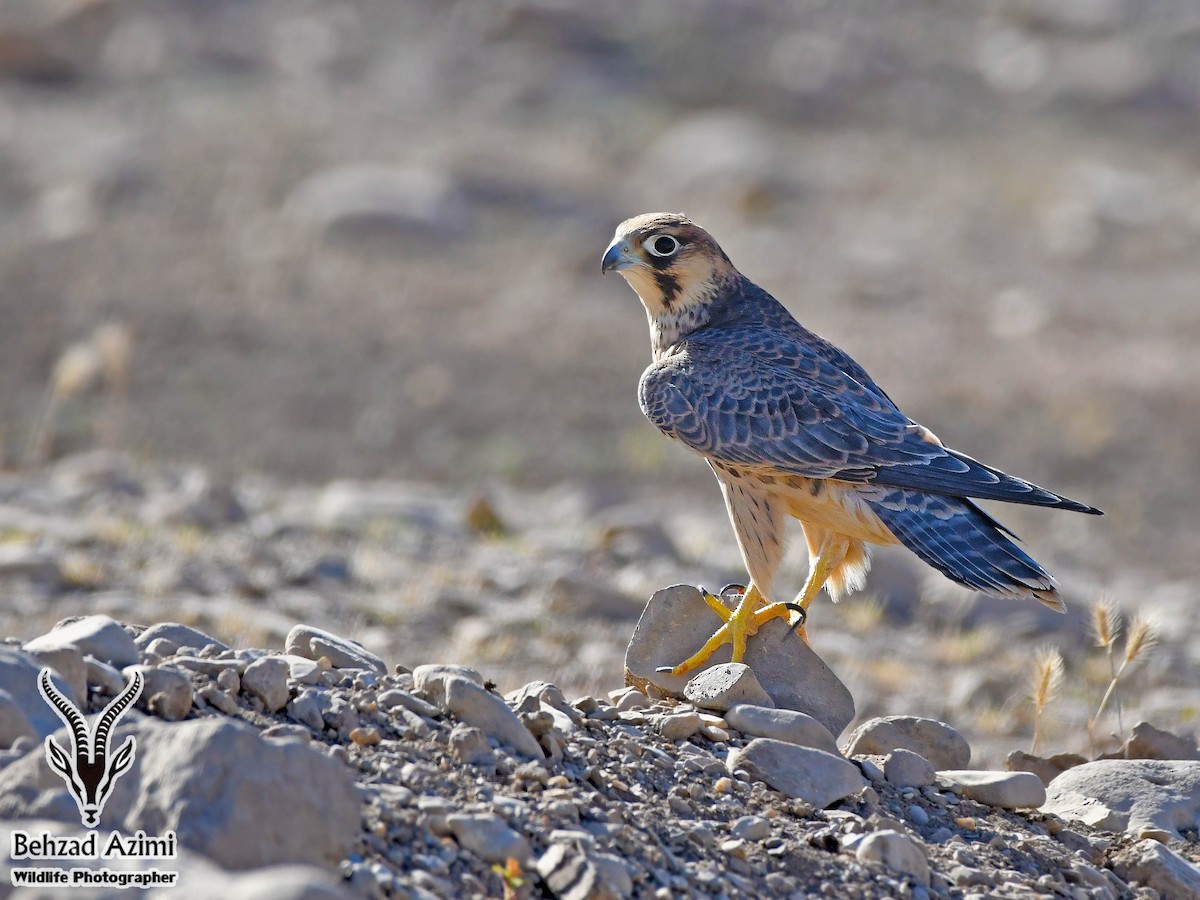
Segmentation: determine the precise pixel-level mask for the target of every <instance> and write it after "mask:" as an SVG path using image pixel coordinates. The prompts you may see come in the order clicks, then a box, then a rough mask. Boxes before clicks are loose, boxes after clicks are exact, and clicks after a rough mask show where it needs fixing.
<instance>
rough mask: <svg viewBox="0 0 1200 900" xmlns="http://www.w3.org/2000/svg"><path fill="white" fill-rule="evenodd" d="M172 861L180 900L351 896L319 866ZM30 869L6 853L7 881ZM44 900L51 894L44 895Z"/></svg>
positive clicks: (1, 875) (133, 863)
mask: <svg viewBox="0 0 1200 900" xmlns="http://www.w3.org/2000/svg"><path fill="white" fill-rule="evenodd" d="M21 827H22V828H24V829H25V830H27V831H29V832H30V833H32V834H38V835H41V834H52V835H54V836H56V837H84V836H85V832H83V831H82V830H81V829H80V828H79V823H78V822H75V823H74V824H73V825H71V824H67V823H64V822H56V821H51V820H49V819H35V820H26V821H23V822H21ZM169 862H170V869H171V871H176V872H178V873H179V881H178V882H177V885H176V886H175V887H174V888H171V889H170V896H171V897H172V898H174V900H210V898H212V897H228V898H231V900H345V898H346V897H347V896H348V895H347V892H346V889H345V887H344V886H343V882H342V880H341V879H340V878H339V877H338V876H337V875H336V873H333V872H330V871H328V870H326V869H321V868H318V867H317V866H313V865H303V864H286V865H274V866H264V867H262V868H257V869H253V870H251V871H248V872H231V871H229V870H228V869H222V868H220V867H219V866H217V865H215V864H214V863H213V862H212V861H210V860H207V859H205V858H204V857H203V856H200V855H199V854H196V853H192V852H190V851H189V850H187V849H181V850H179V851H178V853H177V855H176V856H175V858H173V859H171V860H170V861H169ZM28 865H29V860H28V859H21V860H14V859H13V858H12V856H11V855H0V879H2V883H4V884H9V883H10V878H11V875H10V872H11V870H12V869H13V868H14V867H17V866H19V867H25V866H28ZM71 867H72V868H75V867H81V868H89V869H99V868H109V869H113V870H120V871H135V870H136V871H145V870H147V869H152V868H159V869H163V868H166V866H165V865H164V862H163V860H157V859H145V860H116V859H82V860H72V861H71ZM35 893H36V892H35ZM70 893H71V896H80V897H89V898H91V897H98V896H108V894H111V893H115V891H113V890H110V891H109V892H108V893H105V892H104V891H103V889H100V890H99V891H98V892H97V891H96V890H89V889H87V888H82V889H80V888H74V889H72V890H71V892H70ZM42 896H49V894H48V893H46V892H42Z"/></svg>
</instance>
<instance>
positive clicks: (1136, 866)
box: [1112, 840, 1200, 898]
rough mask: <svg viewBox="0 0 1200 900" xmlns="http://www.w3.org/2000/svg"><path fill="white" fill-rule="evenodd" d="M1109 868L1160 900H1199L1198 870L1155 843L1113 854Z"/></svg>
mask: <svg viewBox="0 0 1200 900" xmlns="http://www.w3.org/2000/svg"><path fill="white" fill-rule="evenodd" d="M1112 868H1113V871H1114V872H1116V873H1117V875H1119V876H1120V877H1121V878H1123V879H1125V880H1126V881H1129V882H1136V883H1138V884H1140V885H1145V886H1146V887H1148V888H1150V889H1152V890H1155V891H1158V894H1159V896H1160V897H1164V898H1166V897H1200V867H1198V866H1196V865H1194V864H1193V863H1190V862H1188V861H1187V860H1186V859H1184V858H1183V857H1181V856H1180V855H1179V854H1178V853H1175V852H1174V851H1173V850H1170V849H1169V848H1167V847H1164V846H1163V845H1162V843H1160V842H1159V841H1155V840H1146V841H1138V842H1137V843H1136V844H1134V845H1133V846H1132V847H1124V848H1122V849H1121V850H1119V851H1117V852H1116V853H1114V854H1113V857H1112Z"/></svg>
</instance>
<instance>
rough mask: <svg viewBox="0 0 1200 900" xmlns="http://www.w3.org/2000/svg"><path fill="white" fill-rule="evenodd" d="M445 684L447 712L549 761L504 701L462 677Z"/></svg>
mask: <svg viewBox="0 0 1200 900" xmlns="http://www.w3.org/2000/svg"><path fill="white" fill-rule="evenodd" d="M443 685H444V688H445V692H446V710H447V712H449V713H450V714H451V715H453V716H454V717H455V718H456V719H458V720H459V721H460V722H463V723H465V724H467V725H473V726H474V727H476V728H478V729H479V730H480V731H482V732H483V733H484V734H486V735H487V736H488V737H493V738H495V739H496V740H497V741H499V742H500V743H501V744H504V745H506V746H508V747H511V748H512V749H513V750H515V751H517V753H519V754H521V755H522V756H527V757H529V758H531V759H539V760H540V759H545V754H543V753H542V748H541V746H540V745H539V744H538V742H537V740H536V739H535V738H534V736H533V735H532V734H530V732H529V729H527V728H526V727H525V726H524V725H523V724H521V720H520V718H518V716H517V714H516V713H515V712H513V711H512V710H511V709H509V708H508V705H507V704H506V703H505V702H504V701H503V700H502V699H500V698H499V697H497V696H496V695H495V694H493V693H491V692H489V691H487V690H485V689H484V688H482V687H480V686H479V685H478V684H476V683H475V682H473V681H468V680H467V679H466V678H462V677H459V676H451V677H449V678H447V679H446V680H445V681H444V682H443Z"/></svg>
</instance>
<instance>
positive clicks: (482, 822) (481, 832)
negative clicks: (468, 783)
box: [446, 813, 533, 864]
mask: <svg viewBox="0 0 1200 900" xmlns="http://www.w3.org/2000/svg"><path fill="white" fill-rule="evenodd" d="M446 825H447V827H448V828H449V829H450V832H451V834H453V835H454V839H455V840H457V841H458V843H459V844H460V845H461V846H462V847H463V849H465V850H469V851H470V852H471V853H474V854H475V855H476V856H478V857H479V858H480V859H482V860H483V861H484V862H488V863H501V864H503V863H505V862H506V861H507V860H508V859H510V858H511V859H515V860H516V861H517V862H519V863H525V862H527V861H528V860H529V858H530V856H532V855H533V853H532V850H530V847H529V842H528V841H527V840H525V838H524V837H522V836H521V835H520V834H518V833H517V832H515V831H513V830H512V829H511V828H509V827H508V825H506V824H505V823H504V820H503V819H501V818H500V817H499V816H496V815H493V814H491V813H476V814H465V813H454V814H451V815H449V816H447V817H446Z"/></svg>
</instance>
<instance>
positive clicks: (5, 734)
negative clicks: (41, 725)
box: [0, 690, 38, 750]
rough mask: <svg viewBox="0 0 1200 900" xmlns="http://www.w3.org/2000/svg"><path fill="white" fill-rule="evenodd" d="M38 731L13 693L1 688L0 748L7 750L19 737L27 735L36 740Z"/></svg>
mask: <svg viewBox="0 0 1200 900" xmlns="http://www.w3.org/2000/svg"><path fill="white" fill-rule="evenodd" d="M37 736H38V733H37V731H35V730H34V727H33V725H32V724H30V722H29V717H28V716H27V715H25V710H23V709H21V707H20V705H19V704H18V703H17V701H16V700H14V699H13V696H12V694H10V693H9V692H8V691H5V690H0V750H7V749H8V748H9V747H11V746H12V745H13V744H14V743H16V741H17V739H18V738H22V737H27V738H30V739H34V740H36V739H37Z"/></svg>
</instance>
